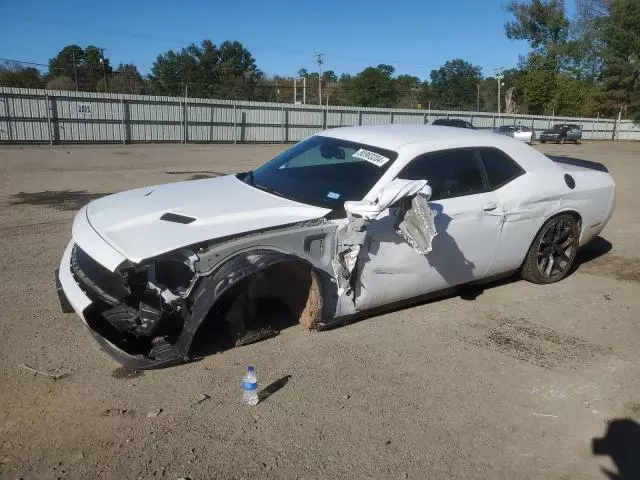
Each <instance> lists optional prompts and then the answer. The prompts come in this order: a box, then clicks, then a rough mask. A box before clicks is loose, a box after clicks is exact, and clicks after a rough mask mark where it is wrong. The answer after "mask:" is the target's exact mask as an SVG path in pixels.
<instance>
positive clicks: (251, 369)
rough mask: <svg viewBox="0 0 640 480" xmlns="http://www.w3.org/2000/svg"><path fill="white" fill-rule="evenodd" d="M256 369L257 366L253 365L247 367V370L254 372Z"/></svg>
mask: <svg viewBox="0 0 640 480" xmlns="http://www.w3.org/2000/svg"><path fill="white" fill-rule="evenodd" d="M254 370H255V368H253V367H252V366H251V365H249V366H248V367H247V372H253V371H254Z"/></svg>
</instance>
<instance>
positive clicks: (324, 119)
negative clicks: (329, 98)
mask: <svg viewBox="0 0 640 480" xmlns="http://www.w3.org/2000/svg"><path fill="white" fill-rule="evenodd" d="M321 108H322V107H321ZM327 110H329V107H326V108H323V109H322V129H323V130H326V129H327Z"/></svg>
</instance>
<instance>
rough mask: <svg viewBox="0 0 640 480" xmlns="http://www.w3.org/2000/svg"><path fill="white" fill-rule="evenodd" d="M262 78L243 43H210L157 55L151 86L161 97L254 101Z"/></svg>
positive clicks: (152, 70) (193, 45)
mask: <svg viewBox="0 0 640 480" xmlns="http://www.w3.org/2000/svg"><path fill="white" fill-rule="evenodd" d="M261 78H262V72H260V71H259V70H258V68H257V66H256V63H255V60H254V58H253V56H252V55H251V53H249V51H248V50H247V49H246V48H244V47H243V46H242V44H241V43H240V42H229V41H226V42H223V43H222V44H221V45H220V47H216V45H214V44H213V42H211V41H210V40H204V41H203V42H202V43H201V44H200V45H196V44H191V45H189V46H188V47H186V48H183V49H182V50H180V51H179V52H174V51H173V50H169V51H168V52H165V53H163V54H160V55H158V57H157V58H156V61H155V62H154V63H153V66H152V67H151V77H150V86H151V88H152V91H153V92H154V93H158V94H161V95H184V94H185V93H186V94H188V96H190V97H208V98H226V99H240V100H242V99H251V98H254V96H255V89H256V87H257V84H258V80H259V79H261Z"/></svg>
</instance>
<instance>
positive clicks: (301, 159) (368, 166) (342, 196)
mask: <svg viewBox="0 0 640 480" xmlns="http://www.w3.org/2000/svg"><path fill="white" fill-rule="evenodd" d="M397 156H398V154H397V153H396V152H392V151H390V150H385V149H382V148H377V147H371V146H369V145H362V144H359V143H354V142H349V141H346V140H339V139H336V138H330V137H324V136H320V135H318V136H313V137H310V138H308V139H307V140H304V141H302V142H300V143H298V144H296V145H294V146H293V147H291V148H289V149H288V150H285V151H284V152H282V153H281V154H280V155H278V156H277V157H275V158H274V159H273V160H271V161H269V162H267V163H265V164H264V165H262V166H261V167H260V168H258V169H257V170H256V171H255V172H252V173H249V174H247V175H245V176H244V178H243V180H244V182H245V183H247V184H249V185H252V186H254V187H256V188H260V189H262V190H266V191H268V192H270V193H273V194H274V195H280V196H282V197H285V198H289V199H291V200H295V201H297V202H301V203H307V204H310V205H315V206H320V207H324V208H331V209H335V208H341V207H342V206H343V204H344V202H345V201H347V200H362V199H363V198H364V196H365V195H366V194H367V193H368V192H369V190H371V188H372V187H373V186H374V185H375V184H376V182H377V181H378V180H379V179H380V177H382V175H383V174H384V172H386V171H387V169H388V168H389V167H390V166H391V164H392V163H393V161H394V160H395V159H396V157H397Z"/></svg>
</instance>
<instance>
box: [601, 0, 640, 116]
mask: <svg viewBox="0 0 640 480" xmlns="http://www.w3.org/2000/svg"><path fill="white" fill-rule="evenodd" d="M602 41H603V43H604V48H603V69H602V82H603V84H604V93H603V94H602V96H601V97H600V102H601V105H602V107H603V108H604V109H605V110H608V111H609V112H610V113H616V112H615V110H617V111H620V112H622V115H627V114H628V115H630V116H631V118H633V119H634V120H635V121H637V122H640V2H639V1H638V0H615V1H613V2H612V3H611V6H610V10H609V16H608V17H606V18H605V19H604V20H603V23H602Z"/></svg>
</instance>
